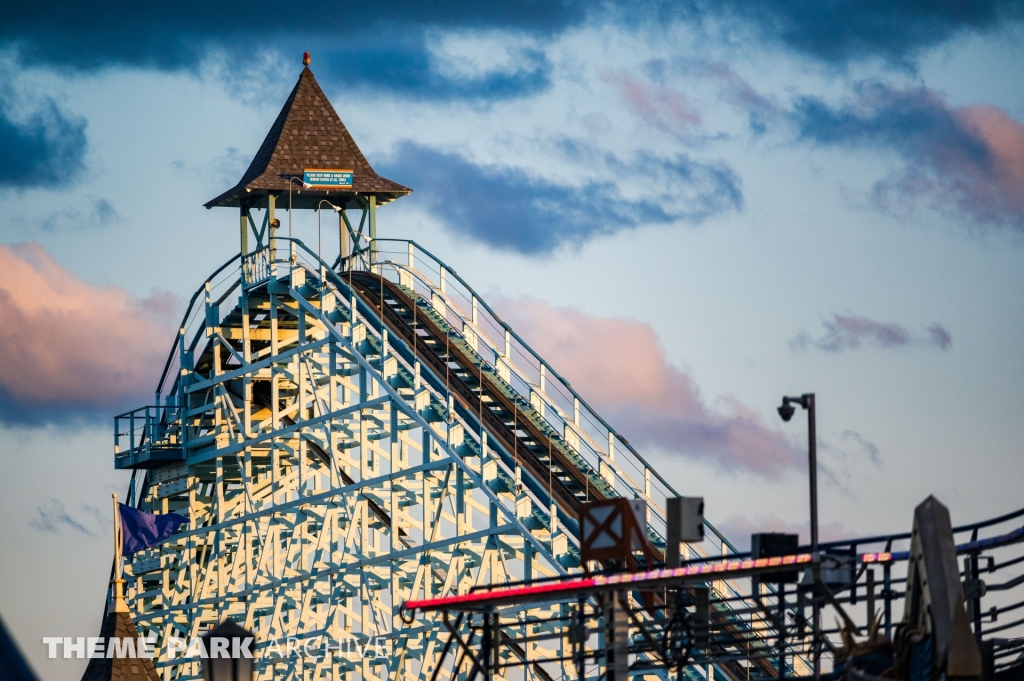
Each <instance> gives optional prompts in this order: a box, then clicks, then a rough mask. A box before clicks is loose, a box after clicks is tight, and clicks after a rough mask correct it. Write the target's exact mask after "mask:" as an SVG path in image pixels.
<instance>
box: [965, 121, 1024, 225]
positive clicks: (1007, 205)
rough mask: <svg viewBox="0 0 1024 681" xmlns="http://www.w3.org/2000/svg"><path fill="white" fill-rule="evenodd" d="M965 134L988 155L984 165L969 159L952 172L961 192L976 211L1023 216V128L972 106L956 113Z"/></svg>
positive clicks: (1023, 126) (1016, 123)
mask: <svg viewBox="0 0 1024 681" xmlns="http://www.w3.org/2000/svg"><path fill="white" fill-rule="evenodd" d="M954 117H955V118H956V119H957V120H958V121H960V124H961V125H962V126H963V129H964V130H965V131H968V132H969V133H971V134H972V135H973V136H974V138H975V139H976V140H978V141H980V142H981V143H982V144H983V145H984V147H985V149H986V150H987V152H988V156H987V159H986V161H987V162H984V163H978V162H970V161H967V162H965V161H966V159H964V160H961V162H960V163H958V164H956V165H955V166H954V167H952V168H950V169H949V171H950V172H951V173H953V174H954V175H958V176H959V177H958V178H956V179H955V182H956V187H957V189H958V191H960V192H962V193H963V195H964V196H965V197H966V198H968V199H970V200H971V201H972V203H973V205H974V206H975V207H977V208H978V209H979V210H984V206H985V204H986V203H988V202H993V201H994V202H996V205H995V206H992V207H991V208H990V209H991V210H994V211H996V212H998V213H1002V214H1005V213H1016V214H1021V213H1024V125H1021V124H1020V123H1018V122H1017V121H1015V120H1013V119H1012V118H1010V117H1009V116H1007V115H1006V114H1005V113H1004V112H1003V111H1002V110H1001V109H998V108H996V107H994V106H970V107H965V108H962V109H956V110H955V111H954Z"/></svg>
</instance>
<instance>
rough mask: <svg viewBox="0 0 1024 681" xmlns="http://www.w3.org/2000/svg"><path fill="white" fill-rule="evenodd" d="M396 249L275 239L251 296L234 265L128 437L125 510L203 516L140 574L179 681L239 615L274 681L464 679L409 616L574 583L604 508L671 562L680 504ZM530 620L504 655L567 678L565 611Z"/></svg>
mask: <svg viewBox="0 0 1024 681" xmlns="http://www.w3.org/2000/svg"><path fill="white" fill-rule="evenodd" d="M282 243H283V244H284V247H282V246H281V244H282ZM399 243H401V244H402V249H403V251H404V250H405V249H406V248H407V257H405V258H404V259H403V261H402V262H398V259H387V258H388V251H387V244H386V243H382V245H381V246H380V247H378V248H376V249H374V250H373V252H374V253H377V254H378V255H379V256H380V255H382V256H383V257H384V258H385V260H384V262H380V261H378V262H377V263H376V264H375V265H373V266H372V267H370V268H369V270H364V271H355V272H354V271H344V272H338V273H335V272H332V271H330V270H329V269H327V267H326V265H325V264H324V263H322V262H320V261H319V260H318V259H317V258H315V256H312V254H311V253H309V252H308V251H306V250H304V247H303V246H302V245H301V243H299V242H288V241H287V240H283V239H276V240H275V242H274V243H272V244H270V245H269V246H266V247H264V248H263V249H262V250H260V251H257V252H255V253H253V254H250V255H248V256H245V257H244V258H243V260H242V267H241V277H239V278H234V277H232V276H231V274H230V269H226V268H228V266H227V265H226V266H225V267H224V268H221V270H218V271H217V272H216V273H215V274H214V275H213V276H211V278H210V280H208V281H207V284H206V285H205V287H204V289H202V290H201V291H200V292H199V293H198V294H197V297H196V298H194V299H193V303H194V304H193V306H191V307H190V310H189V313H188V314H187V315H186V319H185V323H184V324H183V326H182V330H181V332H180V333H179V338H178V342H177V345H176V351H175V353H174V354H172V357H171V358H169V360H168V366H167V368H166V369H165V376H164V379H163V381H162V382H161V386H160V390H161V391H162V392H163V394H164V397H163V398H162V399H163V404H162V405H160V406H156V407H144V408H142V409H140V410H137V411H136V412H131V413H129V414H126V415H124V416H122V417H118V420H117V424H118V425H117V430H116V436H117V438H118V443H119V445H121V446H119V448H118V449H117V450H116V451H117V453H116V462H117V465H118V466H119V467H124V468H140V469H148V470H139V471H137V475H136V476H135V477H134V478H133V488H132V493H131V495H130V496H131V497H132V500H133V503H136V504H137V505H138V506H140V507H141V508H143V509H145V510H148V511H153V512H158V513H166V512H170V511H175V512H179V513H183V514H186V515H187V516H188V517H189V525H188V529H187V530H186V531H183V532H181V533H180V534H179V535H176V536H175V537H173V538H172V539H171V540H170V541H168V542H167V543H166V544H164V545H162V546H161V547H159V548H158V549H153V550H149V551H146V552H143V553H140V554H138V555H136V556H135V557H134V560H133V561H132V563H131V564H130V565H129V566H127V568H126V576H127V578H128V589H127V591H128V601H129V604H130V607H131V608H132V610H133V616H134V618H135V621H136V622H137V623H138V626H139V628H140V630H142V631H144V632H151V633H153V634H155V635H156V636H157V638H158V647H157V656H158V659H157V661H156V664H157V668H158V669H159V670H160V671H161V673H162V674H163V675H164V677H165V678H167V679H191V678H200V675H201V672H200V664H199V661H198V660H194V659H182V658H181V656H180V655H179V656H177V657H175V656H172V654H171V648H172V645H171V642H172V639H174V638H175V637H185V638H189V637H195V636H196V635H199V634H201V633H203V632H204V631H205V630H206V629H207V628H209V627H210V626H211V625H213V624H215V623H216V622H219V621H221V620H223V619H224V618H231V619H233V620H235V621H237V622H238V623H240V624H242V625H243V626H245V627H247V628H249V629H251V630H252V631H254V632H255V633H256V634H257V640H258V644H257V651H258V654H259V657H260V659H259V665H258V669H259V678H260V679H294V680H301V681H306V680H308V679H314V680H318V679H406V678H408V679H412V678H417V679H420V678H430V676H431V675H433V674H435V673H436V674H437V678H439V679H444V680H448V679H461V678H465V677H466V676H467V675H468V673H469V671H470V668H471V666H472V660H471V659H468V658H467V657H466V656H462V657H460V658H453V657H452V656H450V655H449V656H447V657H445V656H444V650H445V644H446V641H447V639H448V631H447V630H446V629H445V628H444V627H443V626H442V625H441V622H440V621H439V620H437V619H429V618H428V619H420V620H416V621H414V622H412V623H406V622H404V621H403V620H402V619H401V617H400V616H399V605H400V604H401V603H402V602H403V601H405V600H408V599H414V598H429V597H431V596H441V595H448V594H455V593H465V592H466V591H468V590H469V589H471V588H473V587H475V586H479V585H482V584H500V583H503V582H508V581H518V580H523V579H537V578H542V577H548V576H554V575H557V574H564V573H566V572H568V571H573V570H578V569H579V568H580V565H579V559H578V555H579V554H578V548H577V542H576V539H575V522H576V521H575V516H576V511H577V509H578V507H579V504H580V503H581V502H583V501H586V500H588V499H596V498H607V497H609V496H628V497H636V498H643V499H645V500H646V501H647V504H648V509H649V517H648V535H649V539H650V541H651V542H652V543H653V545H654V546H655V548H656V549H660V547H661V546H663V539H662V537H663V536H664V513H663V511H662V509H663V507H664V499H665V497H666V496H668V495H670V494H673V492H672V491H671V488H669V487H668V486H667V485H666V484H665V483H664V481H663V480H661V478H660V477H658V476H657V474H656V473H654V472H653V471H652V470H651V469H650V468H649V467H648V466H647V464H646V463H645V462H644V461H643V460H642V459H641V458H639V455H637V454H636V453H635V452H634V451H633V450H632V448H631V447H630V446H629V444H628V443H627V442H626V441H625V440H624V439H622V438H621V437H620V436H618V434H616V433H615V432H614V431H613V430H612V429H611V428H610V427H609V426H607V424H605V423H604V422H603V421H601V420H600V419H599V417H597V416H596V415H595V414H594V413H593V412H592V411H590V409H589V407H587V406H586V404H585V403H583V402H582V400H581V399H580V398H579V396H577V395H576V394H575V393H574V392H572V391H571V388H569V386H568V384H567V383H565V382H564V381H563V380H562V379H561V378H559V377H558V376H557V374H554V373H553V372H552V371H551V370H550V369H549V368H548V367H547V366H546V365H545V364H544V363H543V361H542V360H540V359H539V357H537V356H536V355H535V354H533V355H530V354H529V353H532V351H529V348H528V347H526V346H524V345H523V344H522V343H521V342H520V341H518V339H517V338H515V337H513V336H512V334H511V331H510V329H509V328H508V327H507V326H504V325H503V324H501V323H500V321H499V320H497V318H496V317H494V316H493V313H490V311H489V308H487V309H486V314H485V312H484V311H483V310H478V302H479V301H478V299H477V298H476V296H475V294H473V293H472V291H471V289H467V291H468V293H466V292H463V294H462V298H463V299H462V300H461V302H460V300H459V299H457V296H458V295H459V294H458V292H457V291H455V290H453V288H452V284H451V283H450V281H449V282H448V283H447V284H446V279H447V277H449V276H450V275H453V274H454V273H449V272H448V271H447V270H446V269H445V267H444V266H443V264H442V265H440V269H439V271H436V272H434V273H433V275H431V273H430V272H429V271H426V272H425V271H424V270H422V269H420V268H418V267H417V264H418V263H423V262H424V261H425V260H427V258H428V257H429V254H425V252H421V251H417V250H415V245H414V244H412V242H399ZM363 250H367V249H363ZM289 251H290V252H289ZM277 255H281V256H289V257H287V258H283V257H282V260H281V261H280V262H275V257H277ZM428 265H429V263H428ZM427 270H429V267H428V268H427ZM432 277H433V278H432ZM460 281H461V280H460ZM480 305H481V306H483V304H482V303H480ZM524 348H525V350H524ZM524 352H526V353H527V354H524ZM530 362H535V363H534V364H532V365H531V364H530ZM160 401H161V393H160V392H158V395H157V402H158V403H159V402H160ZM123 422H125V423H126V425H122V423H123ZM140 424H141V425H140ZM125 427H127V431H122V428H125ZM124 436H128V437H127V440H126V441H125V443H124V444H126V445H127V446H123V445H122V444H121V443H122V440H123V439H124ZM711 529H712V531H714V530H713V528H711ZM719 538H720V539H721V540H722V541H723V542H724V538H721V536H720V535H719ZM691 548H692V549H693V550H694V551H695V552H697V553H698V554H703V549H701V547H700V546H698V545H693V546H692V547H691ZM704 555H706V554H704ZM639 560H643V558H642V557H639ZM716 584H717V586H716V589H719V590H721V591H722V593H723V594H732V595H733V596H736V595H737V594H739V591H738V589H739V586H738V585H736V584H735V583H734V582H732V581H729V580H724V581H722V582H720V583H716ZM519 621H520V622H521V627H520V629H521V630H520V631H519V632H518V634H517V633H516V632H515V631H514V630H513V631H511V633H512V634H516V637H517V639H518V640H523V639H524V638H526V637H527V634H529V635H530V636H532V637H533V638H532V639H528V640H527V643H525V644H523V645H519V644H515V645H507V646H505V647H503V648H502V653H501V655H503V656H506V657H508V656H512V657H515V658H517V659H518V661H529V664H527V665H526V667H525V669H527V672H526V674H527V675H528V676H529V678H531V679H540V680H541V681H546V680H547V679H548V678H568V677H570V676H575V669H574V667H573V664H572V663H571V660H570V658H569V657H567V656H569V655H571V650H572V646H571V645H570V643H569V641H568V637H567V631H568V630H567V626H568V623H569V609H567V608H566V607H565V606H562V605H558V604H556V605H552V606H545V607H531V608H529V610H528V611H527V610H524V611H523V612H522V613H521V616H520V620H519ZM503 626H505V625H503ZM738 626H741V627H745V626H747V625H745V624H743V623H742V622H741V623H739V624H738ZM750 626H753V627H765V626H768V623H766V622H764V621H762V620H761V619H760V618H754V620H752V621H751V623H750ZM546 634H555V637H554V638H551V639H548V640H543V639H544V636H543V635H546ZM503 635H505V634H503ZM587 645H594V646H599V645H601V642H600V641H599V640H595V641H588V642H587ZM339 646H340V648H339ZM546 660H547V661H546ZM442 661H443V665H439V663H441V662H442ZM439 666H441V668H438V667H439ZM721 671H722V673H723V675H724V676H725V677H727V678H731V677H732V676H734V675H735V674H733V673H732V672H731V670H729V669H727V668H725V667H722V668H721ZM701 673H702V672H701ZM686 675H687V678H689V679H691V681H696V680H697V679H698V678H703V677H701V675H700V673H698V671H697V670H696V669H695V668H688V669H687V673H686ZM658 676H661V677H664V674H658ZM516 678H518V677H516Z"/></svg>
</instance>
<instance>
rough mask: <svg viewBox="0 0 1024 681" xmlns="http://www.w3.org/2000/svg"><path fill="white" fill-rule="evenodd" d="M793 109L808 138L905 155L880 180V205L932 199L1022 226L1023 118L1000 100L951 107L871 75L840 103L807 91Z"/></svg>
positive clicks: (956, 210) (990, 220) (966, 213)
mask: <svg viewBox="0 0 1024 681" xmlns="http://www.w3.org/2000/svg"><path fill="white" fill-rule="evenodd" d="M792 115H793V119H794V120H795V122H796V124H797V126H798V128H799V135H800V137H801V138H802V139H804V140H807V141H810V142H815V143H817V144H821V145H830V146H846V147H867V148H879V149H889V150H892V151H894V152H896V153H897V154H898V155H899V156H900V157H901V158H902V159H903V160H904V162H905V164H906V165H905V167H904V169H903V170H902V171H901V172H899V173H897V174H895V175H894V176H892V177H890V178H888V179H886V180H883V181H881V182H879V183H878V184H876V185H875V188H874V191H873V198H874V202H875V205H876V206H877V207H878V208H880V209H882V210H887V211H899V210H900V207H901V206H902V205H904V204H907V203H910V204H916V203H917V202H919V201H920V200H926V201H927V202H928V203H929V204H930V205H931V206H932V207H933V208H935V209H937V210H940V211H943V212H947V213H952V214H955V215H960V216H963V217H966V218H969V219H971V220H973V221H974V222H976V223H979V224H989V225H1009V226H1012V227H1015V228H1016V229H1024V126H1022V125H1021V124H1020V123H1018V122H1017V121H1015V120H1013V119H1012V118H1010V117H1009V116H1007V115H1006V114H1005V113H1004V112H1003V111H1001V110H1000V109H998V108H996V107H992V106H970V107H952V106H950V105H949V104H948V103H947V102H946V101H945V99H944V98H943V97H942V96H941V95H940V94H938V93H936V92H935V91H933V90H929V89H927V88H923V87H920V88H907V89H897V88H892V87H889V86H887V85H882V84H877V83H873V84H861V85H860V86H859V87H858V88H857V92H856V97H855V99H854V100H853V101H852V102H848V103H846V104H843V105H840V106H836V107H832V106H829V105H828V104H826V103H825V102H823V101H822V100H820V99H817V98H813V97H804V98H802V99H800V100H799V101H798V102H797V103H796V106H795V108H794V111H793V114H792Z"/></svg>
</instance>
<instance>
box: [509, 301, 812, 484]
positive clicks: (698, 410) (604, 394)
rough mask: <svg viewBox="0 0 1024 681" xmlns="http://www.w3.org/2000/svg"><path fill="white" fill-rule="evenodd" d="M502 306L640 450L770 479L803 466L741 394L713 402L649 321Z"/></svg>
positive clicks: (530, 305)
mask: <svg viewBox="0 0 1024 681" xmlns="http://www.w3.org/2000/svg"><path fill="white" fill-rule="evenodd" d="M499 306H500V309H501V310H502V311H503V313H504V314H505V317H506V321H507V322H509V323H510V324H511V325H512V327H513V328H514V329H515V330H516V332H517V333H519V334H520V335H522V337H523V338H525V339H526V340H527V342H529V343H530V344H531V345H532V346H533V348H534V349H535V350H537V352H538V353H540V354H541V356H542V357H544V358H545V360H546V361H548V362H550V363H551V365H552V367H553V368H554V369H555V370H556V371H558V372H559V373H560V374H561V375H562V376H564V377H565V378H566V379H567V380H568V381H570V382H571V383H572V386H573V388H575V389H576V390H577V391H578V392H579V393H580V395H582V396H583V398H584V399H586V400H587V401H588V402H589V403H590V404H592V405H594V408H595V409H597V410H598V411H599V413H600V414H601V415H602V417H604V418H605V419H606V420H607V421H608V422H609V423H611V424H612V425H613V426H614V427H615V428H616V430H618V431H619V432H621V433H622V434H623V435H624V436H625V437H627V438H628V439H629V441H630V442H631V443H633V444H634V445H636V446H637V447H638V448H640V449H641V450H642V449H643V448H644V447H650V448H652V449H655V450H660V451H663V452H669V453H675V454H681V455H684V456H688V457H692V458H696V459H703V460H708V461H713V462H715V463H717V464H718V465H720V466H722V467H723V468H726V469H734V470H745V471H749V472H753V473H756V474H759V475H764V476H768V477H778V476H780V475H782V474H784V473H785V472H787V471H789V470H792V469H795V468H798V467H800V466H801V465H802V454H801V453H800V450H798V448H795V447H794V446H793V445H792V444H791V443H790V441H789V440H788V439H787V436H785V435H784V434H782V433H781V432H779V431H777V430H771V429H769V428H767V427H766V426H765V425H764V423H762V422H761V420H760V419H759V418H758V416H757V415H756V414H754V413H753V412H752V411H751V410H750V409H748V408H746V407H745V406H744V405H743V404H741V403H740V402H738V401H737V400H735V399H733V398H728V397H727V398H723V399H721V400H719V402H720V406H721V409H712V408H711V407H709V406H708V405H707V404H706V403H705V401H704V399H703V398H702V397H701V394H700V390H699V388H698V387H697V386H696V385H695V384H694V382H693V379H692V378H691V377H690V376H688V375H687V374H686V373H684V372H682V371H680V370H679V369H678V368H676V367H674V366H672V365H671V364H669V363H668V361H667V360H666V359H665V353H664V351H663V349H662V347H661V343H660V342H659V340H658V337H657V334H655V332H654V329H652V328H651V327H650V326H648V325H647V324H644V323H641V322H637V321H630V320H626V319H617V318H613V317H595V316H593V315H589V314H586V313H585V312H582V311H581V310H578V309H576V308H571V307H557V308H556V307H553V306H551V305H549V304H548V303H546V302H544V301H542V300H537V299H536V298H529V297H519V298H505V299H501V300H500V302H499Z"/></svg>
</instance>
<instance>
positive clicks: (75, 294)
mask: <svg viewBox="0 0 1024 681" xmlns="http://www.w3.org/2000/svg"><path fill="white" fill-rule="evenodd" d="M169 296H170V294H166V293H153V294H151V295H150V297H149V298H147V299H146V300H138V299H136V298H134V297H132V296H131V295H130V294H129V293H128V292H127V291H125V290H123V289H121V288H118V287H116V286H93V285H91V284H88V283H86V282H84V281H82V280H81V279H79V278H78V277H76V276H75V275H74V274H72V273H71V272H69V271H68V270H66V269H64V268H63V267H61V266H60V265H59V264H58V263H57V262H56V261H55V260H54V259H53V257H52V256H51V255H50V254H49V253H47V252H46V250H45V249H44V248H43V246H42V245H40V244H37V243H25V244H15V245H13V246H2V245H0V394H2V396H3V399H2V406H0V419H11V420H17V421H28V422H40V421H50V420H60V419H63V418H66V417H67V416H72V415H82V414H93V415H99V414H102V415H104V416H112V415H113V412H114V410H117V409H121V408H123V407H127V406H136V405H137V406H142V405H143V404H145V403H148V402H149V401H151V400H152V399H153V398H152V391H153V390H154V388H155V385H156V380H157V378H158V377H159V373H160V371H161V370H162V369H163V364H164V361H165V360H166V354H167V352H168V350H169V348H170V344H171V342H172V340H173V334H174V325H173V324H172V323H168V318H169V316H170V315H171V309H172V308H175V307H177V305H176V304H175V303H174V301H173V300H172V298H171V297H169Z"/></svg>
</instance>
